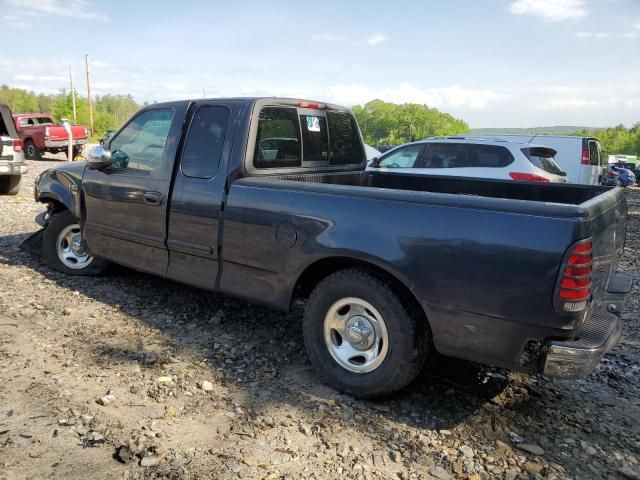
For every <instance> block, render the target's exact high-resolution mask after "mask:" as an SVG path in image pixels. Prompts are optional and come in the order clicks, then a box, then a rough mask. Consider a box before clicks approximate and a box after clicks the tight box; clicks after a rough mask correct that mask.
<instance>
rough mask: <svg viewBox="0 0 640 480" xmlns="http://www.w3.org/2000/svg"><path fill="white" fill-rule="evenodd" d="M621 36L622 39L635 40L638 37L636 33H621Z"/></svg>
mask: <svg viewBox="0 0 640 480" xmlns="http://www.w3.org/2000/svg"><path fill="white" fill-rule="evenodd" d="M622 36H623V37H624V38H635V37H637V36H638V34H637V33H636V32H628V33H623V34H622Z"/></svg>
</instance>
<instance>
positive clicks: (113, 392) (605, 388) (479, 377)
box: [0, 159, 640, 480]
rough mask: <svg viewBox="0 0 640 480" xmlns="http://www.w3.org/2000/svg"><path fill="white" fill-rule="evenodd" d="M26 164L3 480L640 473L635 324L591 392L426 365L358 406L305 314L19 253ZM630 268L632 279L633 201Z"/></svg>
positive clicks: (8, 299)
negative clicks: (322, 363)
mask: <svg viewBox="0 0 640 480" xmlns="http://www.w3.org/2000/svg"><path fill="white" fill-rule="evenodd" d="M58 163H59V161H54V160H51V159H48V160H46V161H40V162H30V168H31V170H30V172H29V174H28V175H27V176H26V178H25V181H24V183H23V186H22V191H21V193H20V195H19V196H17V197H0V285H1V287H0V479H2V480H5V479H6V480H13V479H27V478H28V479H42V478H64V479H68V480H71V479H88V478H91V479H98V478H100V479H102V478H122V479H147V478H170V479H196V478H197V479H209V478H211V479H234V478H243V479H299V478H313V479H333V478H345V479H352V478H353V479H439V480H444V479H483V480H484V479H509V480H512V479H528V478H533V479H565V478H568V479H592V478H593V479H601V478H603V479H636V480H637V479H640V421H639V420H638V419H639V418H640V367H639V363H638V361H639V360H640V319H639V318H638V312H639V308H640V303H639V297H638V294H639V287H638V286H637V285H636V286H635V287H634V290H633V292H632V295H631V297H630V299H629V303H628V304H627V308H626V310H625V312H624V314H623V318H624V323H625V327H624V339H623V341H622V343H621V345H619V346H618V347H617V348H616V349H615V350H614V351H613V352H612V353H611V354H609V355H608V356H607V357H606V359H605V360H604V361H603V362H602V364H601V365H600V366H599V367H598V369H597V371H596V372H594V373H593V374H592V375H591V376H589V377H588V378H587V379H585V380H581V381H573V382H562V381H553V380H547V379H544V378H542V377H528V376H524V375H519V374H514V373H511V372H507V371H503V370H497V369H488V368H484V367H481V366H478V365H473V364H469V363H463V362H456V361H452V360H447V359H442V358H439V359H434V360H433V362H432V363H431V364H430V365H429V366H428V368H427V369H426V370H425V371H424V372H423V373H422V375H421V376H420V378H419V379H418V381H416V382H415V383H414V384H413V385H411V386H410V387H409V388H407V389H405V390H404V391H402V392H400V393H398V394H397V395H395V396H393V397H392V398H389V399H387V400H384V401H379V402H364V401H359V400H357V399H354V398H351V397H349V396H346V395H342V394H340V393H339V392H337V391H335V390H333V389H331V388H329V387H327V386H326V385H324V384H322V383H321V382H320V381H319V380H318V379H317V378H316V376H315V374H314V372H313V370H312V369H311V367H310V365H309V363H308V361H307V360H306V357H305V354H304V349H303V344H302V338H301V332H300V330H301V329H300V313H299V312H293V313H290V314H283V313H279V312H274V311H270V310H268V309H265V308H263V307H257V306H253V305H250V304H248V303H245V302H242V301H239V300H235V299H232V298H224V297H222V296H219V295H216V294H213V293H210V292H205V291H201V290H197V289H194V288H190V287H187V286H183V285H179V284H177V283H173V282H170V281H166V280H162V279H159V278H155V277H152V276H149V275H144V274H141V273H136V272H134V271H131V270H126V269H116V270H115V271H114V272H113V273H112V274H111V275H109V276H106V277H102V278H81V277H70V276H64V275H62V274H60V273H57V272H55V271H52V270H50V269H49V268H47V267H45V266H44V265H43V264H42V263H41V262H40V260H39V259H37V258H35V257H32V256H30V255H29V254H27V253H24V252H22V251H21V250H20V249H19V245H20V242H21V241H22V240H24V239H25V238H26V237H27V236H28V235H29V234H30V233H31V232H33V231H35V230H36V229H37V225H36V224H35V223H34V222H33V218H34V216H35V215H36V214H37V213H38V212H40V211H41V210H42V206H41V205H38V204H35V203H34V202H33V199H32V184H33V179H34V178H35V176H36V174H38V173H39V172H40V171H42V170H44V169H46V168H49V167H52V166H54V165H56V164H58ZM629 204H630V216H629V229H628V234H627V250H626V253H625V257H624V260H623V262H622V267H623V268H624V269H625V270H627V271H635V272H637V271H638V270H639V269H640V261H639V260H638V257H637V255H638V251H639V247H640V244H639V242H640V191H638V190H636V191H629Z"/></svg>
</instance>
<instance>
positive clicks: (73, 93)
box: [69, 65, 78, 123]
mask: <svg viewBox="0 0 640 480" xmlns="http://www.w3.org/2000/svg"><path fill="white" fill-rule="evenodd" d="M69 81H70V82H71V105H73V123H77V122H78V118H77V117H76V90H75V89H74V88H73V71H72V70H71V65H69Z"/></svg>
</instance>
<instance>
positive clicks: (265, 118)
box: [253, 107, 364, 168]
mask: <svg viewBox="0 0 640 480" xmlns="http://www.w3.org/2000/svg"><path fill="white" fill-rule="evenodd" d="M257 133H258V135H257V139H256V148H255V151H254V157H253V165H254V167H256V168H283V167H285V168H286V167H305V166H308V167H319V166H330V165H355V164H360V163H362V161H363V158H364V157H363V149H362V144H361V141H360V133H359V131H358V126H357V124H356V122H355V119H354V118H353V116H351V115H350V114H348V113H343V112H331V111H328V112H327V111H324V110H317V111H316V110H310V109H297V108H295V107H265V108H263V109H262V110H261V112H260V115H259V117H258V132H257Z"/></svg>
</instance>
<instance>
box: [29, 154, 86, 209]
mask: <svg viewBox="0 0 640 480" xmlns="http://www.w3.org/2000/svg"><path fill="white" fill-rule="evenodd" d="M84 169H85V162H73V163H70V164H65V165H62V166H60V167H55V168H51V169H49V170H46V171H45V172H43V173H42V174H41V175H40V176H39V177H38V178H37V179H36V193H35V197H36V201H38V202H41V203H50V202H52V201H53V202H55V203H57V204H60V205H62V206H64V208H66V209H67V210H69V211H70V212H71V213H73V215H74V216H75V217H76V218H80V201H79V198H80V197H79V193H78V192H79V191H80V184H81V183H82V176H83V175H84Z"/></svg>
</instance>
